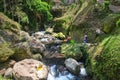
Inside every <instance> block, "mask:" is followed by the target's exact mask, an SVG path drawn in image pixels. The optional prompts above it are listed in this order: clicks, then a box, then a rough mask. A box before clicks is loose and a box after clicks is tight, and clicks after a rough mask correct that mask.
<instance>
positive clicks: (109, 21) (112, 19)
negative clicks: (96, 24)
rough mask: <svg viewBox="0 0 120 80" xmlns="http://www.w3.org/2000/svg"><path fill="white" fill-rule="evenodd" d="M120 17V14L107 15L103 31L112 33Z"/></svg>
mask: <svg viewBox="0 0 120 80" xmlns="http://www.w3.org/2000/svg"><path fill="white" fill-rule="evenodd" d="M118 19H120V14H110V15H108V16H107V17H105V18H104V19H103V20H102V22H103V31H104V32H105V33H110V32H112V30H114V29H115V27H116V21H117V20H118Z"/></svg>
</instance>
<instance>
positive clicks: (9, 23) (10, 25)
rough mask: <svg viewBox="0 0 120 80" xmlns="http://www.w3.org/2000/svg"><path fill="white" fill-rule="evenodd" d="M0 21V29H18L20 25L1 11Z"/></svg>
mask: <svg viewBox="0 0 120 80" xmlns="http://www.w3.org/2000/svg"><path fill="white" fill-rule="evenodd" d="M0 20H1V21H0V23H1V24H2V26H1V27H0V29H10V30H13V29H20V27H21V26H20V25H19V24H18V23H17V22H15V21H13V20H11V19H9V18H8V17H7V16H5V15H4V14H3V13H0Z"/></svg>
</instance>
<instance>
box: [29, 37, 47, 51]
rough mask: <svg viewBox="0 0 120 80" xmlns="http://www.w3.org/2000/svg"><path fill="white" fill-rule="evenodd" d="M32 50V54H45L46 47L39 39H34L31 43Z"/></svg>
mask: <svg viewBox="0 0 120 80" xmlns="http://www.w3.org/2000/svg"><path fill="white" fill-rule="evenodd" d="M29 46H30V50H31V52H32V53H43V52H44V50H45V45H44V44H43V43H41V41H40V40H39V39H36V38H33V39H32V40H31V41H29Z"/></svg>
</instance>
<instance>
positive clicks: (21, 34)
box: [20, 31, 31, 41]
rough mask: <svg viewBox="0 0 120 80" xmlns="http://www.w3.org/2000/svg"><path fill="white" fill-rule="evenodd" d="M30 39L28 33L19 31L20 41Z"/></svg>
mask: <svg viewBox="0 0 120 80" xmlns="http://www.w3.org/2000/svg"><path fill="white" fill-rule="evenodd" d="M30 39H31V37H30V35H29V34H28V33H27V32H25V31H20V40H21V41H28V40H30Z"/></svg>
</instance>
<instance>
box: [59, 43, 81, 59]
mask: <svg viewBox="0 0 120 80" xmlns="http://www.w3.org/2000/svg"><path fill="white" fill-rule="evenodd" d="M61 47H62V50H61V52H62V53H63V54H64V56H65V57H66V58H70V57H71V58H74V59H76V60H79V59H81V57H82V52H81V50H80V45H78V44H74V45H73V44H63V45H62V46H61Z"/></svg>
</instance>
